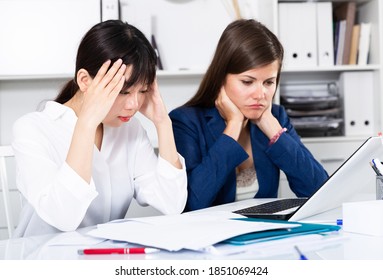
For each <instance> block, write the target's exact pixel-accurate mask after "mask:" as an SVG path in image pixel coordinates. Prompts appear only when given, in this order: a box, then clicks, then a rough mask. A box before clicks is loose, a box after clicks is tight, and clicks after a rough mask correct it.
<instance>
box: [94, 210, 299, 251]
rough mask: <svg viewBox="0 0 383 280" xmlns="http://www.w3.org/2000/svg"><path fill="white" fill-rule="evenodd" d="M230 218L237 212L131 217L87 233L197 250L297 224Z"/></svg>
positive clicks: (165, 246) (174, 249)
mask: <svg viewBox="0 0 383 280" xmlns="http://www.w3.org/2000/svg"><path fill="white" fill-rule="evenodd" d="M233 218H238V215H236V214H232V213H224V214H223V213H222V212H220V213H215V212H209V213H200V214H193V215H187V214H180V215H167V216H156V217H145V218H134V219H127V220H120V221H116V222H111V223H106V224H101V225H98V226H97V229H94V230H91V231H89V232H88V233H87V234H89V235H91V236H94V237H99V238H107V239H111V240H118V241H126V242H130V243H135V244H140V245H144V246H149V247H156V248H160V249H165V250H168V251H179V250H182V249H189V250H197V251H200V250H202V249H203V248H206V247H208V246H211V245H213V244H217V243H219V242H221V241H224V240H226V239H229V238H231V237H234V236H238V235H242V234H246V233H251V232H258V231H266V230H274V229H281V228H285V229H286V228H293V227H298V226H300V225H299V224H289V223H284V224H281V223H274V222H247V221H246V219H240V220H236V219H233Z"/></svg>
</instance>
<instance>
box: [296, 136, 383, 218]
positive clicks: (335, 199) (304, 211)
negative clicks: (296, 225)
mask: <svg viewBox="0 0 383 280" xmlns="http://www.w3.org/2000/svg"><path fill="white" fill-rule="evenodd" d="M374 158H379V159H380V160H383V138H382V137H378V136H377V137H370V138H368V139H367V140H366V141H365V142H364V143H363V144H362V145H361V146H360V147H359V148H358V149H357V150H356V151H355V152H354V153H353V154H352V155H351V156H350V157H349V158H348V159H347V160H346V161H345V162H344V163H343V164H342V165H341V166H340V167H339V168H338V169H337V170H336V171H335V172H334V173H333V174H332V175H331V176H330V177H329V178H328V179H327V180H326V182H324V184H323V185H322V187H320V188H319V189H318V190H317V191H316V192H315V193H314V194H313V195H312V196H311V197H310V199H309V200H308V201H307V202H306V203H305V204H304V205H303V206H302V207H300V208H299V209H298V211H296V213H295V214H294V215H293V216H292V217H291V218H290V219H289V221H299V220H301V219H304V218H307V217H310V216H313V215H317V214H320V213H323V212H326V211H328V210H331V209H334V208H337V207H340V206H341V205H342V203H343V202H348V201H351V200H352V199H353V197H355V195H357V194H358V193H371V192H373V190H375V180H376V178H375V177H376V174H375V173H374V171H373V169H372V168H371V166H370V162H371V160H372V159H374Z"/></svg>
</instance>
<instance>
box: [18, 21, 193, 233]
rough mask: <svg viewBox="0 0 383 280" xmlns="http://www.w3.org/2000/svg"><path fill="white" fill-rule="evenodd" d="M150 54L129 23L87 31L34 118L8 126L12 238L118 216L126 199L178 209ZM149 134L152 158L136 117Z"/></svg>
mask: <svg viewBox="0 0 383 280" xmlns="http://www.w3.org/2000/svg"><path fill="white" fill-rule="evenodd" d="M156 61H157V56H156V53H155V51H154V50H153V48H152V47H151V45H150V43H149V42H148V40H147V39H146V38H145V36H144V35H143V34H142V33H141V32H140V31H139V30H138V29H136V28H135V27H134V26H131V25H129V24H127V23H123V22H121V21H119V20H110V21H105V22H102V23H99V24H97V25H95V26H94V27H92V28H91V29H90V30H89V31H88V32H87V33H86V34H85V36H84V37H83V39H82V41H81V44H80V46H79V49H78V53H77V60H76V72H75V73H76V74H75V77H74V79H72V80H71V81H69V82H68V83H67V84H66V85H65V86H64V88H63V89H62V91H61V93H60V94H59V95H58V96H57V97H56V99H55V101H49V102H47V104H46V105H45V108H44V109H43V111H41V112H33V113H29V114H27V115H25V116H23V117H21V118H20V119H19V120H17V121H16V123H15V124H14V127H13V132H14V141H13V143H12V146H13V149H14V151H15V156H16V163H17V169H18V174H17V184H18V188H19V190H20V192H21V193H22V195H23V196H24V198H25V199H26V204H25V206H24V208H23V210H22V213H21V218H20V222H19V225H18V227H17V229H16V232H15V237H20V236H31V235H37V234H46V233H52V232H59V231H71V230H76V229H77V228H80V227H85V226H91V225H96V224H99V223H105V222H108V221H111V220H114V219H120V218H124V216H125V214H126V212H127V210H128V208H129V205H130V203H131V200H132V198H133V197H134V198H135V199H136V200H137V201H138V203H139V204H141V205H151V206H153V207H154V208H156V209H158V210H159V211H161V212H162V213H164V214H174V213H180V212H182V211H183V209H184V207H185V202H186V197H187V190H186V188H187V179H186V171H185V164H184V159H183V158H182V157H181V156H180V155H179V154H178V153H177V150H176V147H175V144H174V138H173V131H172V124H171V120H170V118H169V116H168V113H167V111H166V108H165V106H164V104H163V101H162V98H161V96H160V94H159V91H158V87H157V83H156V78H155V76H156ZM137 111H139V112H140V113H142V114H143V115H145V116H146V117H147V118H148V119H150V120H151V121H152V122H153V123H154V126H155V127H156V130H157V135H158V145H159V156H158V157H157V156H156V155H155V153H154V150H153V147H152V146H151V144H150V141H149V139H148V137H147V134H146V132H145V130H144V129H143V128H142V126H141V124H140V123H139V121H138V120H137V119H135V118H134V115H135V113H136V112H137Z"/></svg>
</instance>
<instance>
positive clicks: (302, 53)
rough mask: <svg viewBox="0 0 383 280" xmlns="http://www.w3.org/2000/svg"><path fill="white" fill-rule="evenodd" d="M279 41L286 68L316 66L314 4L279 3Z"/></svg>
mask: <svg viewBox="0 0 383 280" xmlns="http://www.w3.org/2000/svg"><path fill="white" fill-rule="evenodd" d="M278 7H279V30H280V40H281V42H282V44H283V46H284V48H285V65H286V67H287V68H299V67H315V66H317V28H316V4H315V3H280V4H279V5H278Z"/></svg>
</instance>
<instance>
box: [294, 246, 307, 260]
mask: <svg viewBox="0 0 383 280" xmlns="http://www.w3.org/2000/svg"><path fill="white" fill-rule="evenodd" d="M294 248H295V250H296V251H297V252H298V254H299V259H300V260H308V258H307V257H306V256H305V255H303V254H302V252H301V250H299V248H298V246H294Z"/></svg>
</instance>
